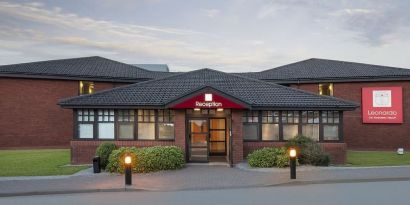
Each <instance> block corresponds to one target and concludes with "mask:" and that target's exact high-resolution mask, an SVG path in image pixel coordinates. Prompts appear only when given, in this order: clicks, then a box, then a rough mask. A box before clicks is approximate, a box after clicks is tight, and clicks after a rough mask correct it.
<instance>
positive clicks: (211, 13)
mask: <svg viewBox="0 0 410 205" xmlns="http://www.w3.org/2000/svg"><path fill="white" fill-rule="evenodd" d="M201 12H202V13H204V14H205V15H206V16H207V17H209V18H215V17H216V16H218V15H219V13H220V12H221V11H220V10H218V9H201Z"/></svg>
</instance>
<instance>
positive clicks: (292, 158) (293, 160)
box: [289, 148, 297, 179]
mask: <svg viewBox="0 0 410 205" xmlns="http://www.w3.org/2000/svg"><path fill="white" fill-rule="evenodd" d="M289 158H290V179H296V158H297V152H296V149H295V148H290V149H289Z"/></svg>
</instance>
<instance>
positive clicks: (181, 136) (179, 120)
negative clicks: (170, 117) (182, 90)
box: [174, 110, 186, 153]
mask: <svg viewBox="0 0 410 205" xmlns="http://www.w3.org/2000/svg"><path fill="white" fill-rule="evenodd" d="M174 126H175V127H174V128H175V145H176V146H178V147H180V148H181V149H182V150H183V151H184V153H186V150H185V149H186V145H185V143H186V137H185V135H186V131H185V110H175V121H174Z"/></svg>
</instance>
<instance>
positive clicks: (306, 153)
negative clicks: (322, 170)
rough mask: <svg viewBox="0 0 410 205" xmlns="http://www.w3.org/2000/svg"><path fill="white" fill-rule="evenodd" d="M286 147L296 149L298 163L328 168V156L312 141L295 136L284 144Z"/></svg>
mask: <svg viewBox="0 0 410 205" xmlns="http://www.w3.org/2000/svg"><path fill="white" fill-rule="evenodd" d="M286 147H287V148H289V147H297V148H298V150H299V152H300V153H299V156H298V162H299V163H300V164H310V165H315V166H329V163H330V156H329V154H327V153H326V152H325V151H324V150H323V148H322V147H321V146H320V145H319V144H318V143H317V142H315V141H313V140H312V139H310V138H308V137H305V136H301V135H300V136H296V137H294V138H293V139H291V140H289V141H288V142H287V143H286Z"/></svg>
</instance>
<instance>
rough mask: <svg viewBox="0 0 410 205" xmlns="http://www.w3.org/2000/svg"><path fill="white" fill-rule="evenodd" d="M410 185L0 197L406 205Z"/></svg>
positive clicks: (34, 202) (10, 201)
mask: <svg viewBox="0 0 410 205" xmlns="http://www.w3.org/2000/svg"><path fill="white" fill-rule="evenodd" d="M409 190H410V182H409V181H402V182H370V183H339V184H313V185H305V186H292V187H289V186H279V187H259V188H247V189H222V190H209V189H208V190H201V191H189V190H186V191H169V192H116V193H83V194H62V195H47V196H25V197H4V198H0V204H2V205H3V204H4V205H6V204H7V205H14V204H15V205H20V204H30V205H45V204H53V205H54V204H58V205H66V204H67V205H68V204H87V205H88V204H89V205H93V204H95V205H97V204H98V205H102V204H107V205H112V204H144V205H151V204H152V205H161V204H167V205H168V204H171V205H172V204H175V205H185V204H187V205H192V204H195V205H202V204H204V205H205V204H224V205H230V204H233V205H242V204H246V205H248V204H252V205H258V204H263V205H266V204H288V205H301V204H303V205H310V204H312V205H322V204H323V205H329V204H331V205H339V204H340V205H341V204H349V205H350V204H352V205H355V204H358V205H367V204H371V205H379V204H380V205H385V204H399V205H405V204H409V200H410V196H409V194H408V193H409Z"/></svg>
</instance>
